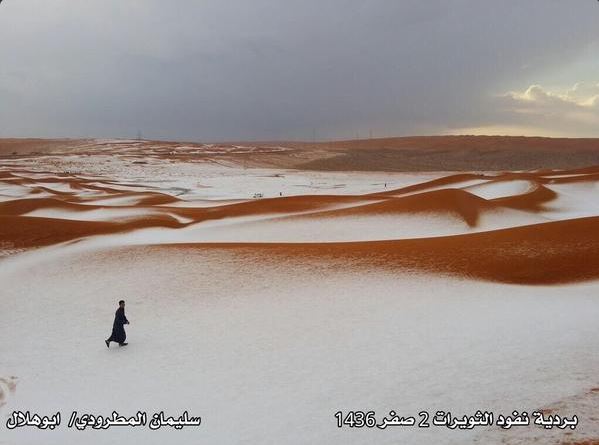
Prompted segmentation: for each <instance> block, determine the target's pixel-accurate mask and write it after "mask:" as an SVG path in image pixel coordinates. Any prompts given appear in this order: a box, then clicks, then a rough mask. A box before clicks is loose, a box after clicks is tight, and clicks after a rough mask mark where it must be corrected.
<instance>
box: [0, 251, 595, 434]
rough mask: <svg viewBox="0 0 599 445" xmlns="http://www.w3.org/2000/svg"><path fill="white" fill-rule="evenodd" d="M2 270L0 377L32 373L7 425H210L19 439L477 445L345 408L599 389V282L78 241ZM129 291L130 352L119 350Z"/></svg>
mask: <svg viewBox="0 0 599 445" xmlns="http://www.w3.org/2000/svg"><path fill="white" fill-rule="evenodd" d="M3 261H5V263H4V264H5V265H6V267H4V266H3V267H2V268H1V269H0V281H1V282H3V283H6V282H9V283H11V286H10V287H9V288H8V289H5V290H4V291H3V295H2V312H1V313H0V321H1V323H0V338H2V342H1V343H0V356H1V357H2V361H1V364H0V375H4V376H8V375H15V376H17V377H18V387H17V391H16V393H15V394H14V395H13V396H12V397H11V398H10V399H9V400H8V405H7V406H6V407H5V408H4V411H3V414H4V416H6V413H7V412H9V411H11V410H32V411H35V412H38V413H45V414H53V413H55V412H56V411H58V410H60V411H61V412H62V413H63V417H64V416H65V415H66V416H68V415H69V414H70V412H71V411H72V410H74V409H75V410H78V411H79V412H80V413H84V412H89V413H92V414H104V415H108V414H110V413H111V412H112V410H117V411H118V412H119V413H121V414H123V415H127V416H132V415H134V414H135V413H136V412H137V411H138V410H142V411H147V412H148V414H149V415H150V416H151V414H152V413H153V412H155V411H159V410H164V411H165V413H166V414H167V415H174V416H179V415H180V414H181V413H182V411H183V410H188V411H189V412H190V414H193V415H195V416H202V418H203V423H202V426H201V427H199V428H198V429H192V428H187V429H183V430H181V431H178V432H176V433H174V432H172V431H168V430H164V429H163V430H159V431H156V432H153V431H150V430H149V429H147V428H145V429H135V430H134V429H131V428H123V429H117V428H112V429H109V430H107V431H100V432H98V431H85V432H79V431H76V430H74V429H68V428H63V427H61V428H59V429H57V430H55V431H52V432H44V431H38V430H35V429H17V430H14V431H8V430H6V429H5V428H2V429H0V441H5V442H6V443H11V444H12V443H40V442H43V443H45V444H48V445H51V444H63V443H72V442H80V441H84V442H85V443H89V444H104V443H106V444H108V443H114V442H125V443H130V442H132V441H136V442H139V443H144V444H162V443H164V442H165V441H167V442H169V441H172V440H175V439H173V438H174V437H175V434H176V442H177V443H198V442H206V443H219V444H233V443H241V442H243V443H286V444H305V443H344V444H353V443H356V444H357V443H377V444H396V443H405V444H417V443H441V444H450V443H453V444H462V443H466V442H468V441H470V440H471V439H472V438H474V437H475V436H476V434H478V433H480V431H481V430H473V431H469V432H465V431H450V430H448V429H446V428H429V429H417V428H411V429H387V430H384V431H379V430H358V429H353V430H350V429H349V428H345V429H338V428H337V427H336V426H335V419H334V417H333V415H334V413H335V412H336V411H338V410H343V411H347V410H352V409H353V410H358V409H361V410H375V411H376V413H377V416H381V417H382V416H384V415H387V414H388V411H389V410H395V411H397V412H401V413H405V414H406V415H416V414H417V412H419V411H421V410H423V409H425V410H428V411H430V412H435V411H436V410H438V409H444V410H451V412H452V413H454V414H458V413H459V414H472V413H474V412H475V411H476V410H478V409H483V410H492V411H495V412H496V413H499V412H503V413H511V411H512V410H514V409H518V410H529V411H532V410H533V409H536V408H539V407H540V406H543V405H546V404H548V403H551V402H553V401H555V400H558V399H561V398H563V397H566V396H568V395H571V394H575V393H577V392H580V391H581V390H585V389H587V385H588V383H589V382H594V381H596V379H597V376H596V369H597V366H599V356H597V354H595V353H594V351H596V350H597V347H599V340H598V339H599V325H598V324H597V323H596V320H597V317H599V305H598V304H597V301H596V298H595V296H596V295H597V292H598V291H599V285H598V284H597V283H594V284H586V285H576V286H565V287H542V286H539V287H527V286H507V285H497V284H484V283H476V282H468V281H460V280H452V279H441V278H434V277H430V276H421V275H410V274H405V273H401V274H398V273H394V274H386V273H383V272H375V271H371V272H367V271H360V272H359V273H358V272H352V271H351V270H349V269H347V268H345V267H344V266H343V265H342V264H340V265H338V266H334V265H333V266H331V265H328V266H325V265H323V264H319V263H318V262H316V263H310V262H304V263H300V262H299V261H293V260H290V261H289V262H280V261H271V262H268V261H267V262H266V263H265V262H263V261H261V259H260V258H258V257H256V258H254V257H253V256H252V254H251V253H248V252H238V253H236V252H227V251H203V250H194V249H181V250H178V249H175V250H173V249H170V250H162V249H159V248H143V247H138V248H127V249H118V250H116V251H109V250H100V251H85V250H81V249H80V248H79V247H77V245H73V246H72V249H71V248H68V247H64V246H63V248H61V249H56V248H54V249H49V250H47V251H46V252H45V253H43V254H42V252H40V251H38V252H37V253H35V254H22V255H21V256H17V257H14V258H12V259H10V258H9V259H7V260H3ZM65 271H68V275H67V274H65ZM32 276H34V277H35V280H31V279H30V277H32ZM121 298H124V299H125V300H126V301H127V317H128V318H129V320H130V321H131V325H130V326H127V333H128V334H127V335H128V340H129V342H130V344H129V346H127V347H126V349H123V348H121V349H119V348H118V347H114V346H113V347H112V348H110V349H106V347H105V345H104V343H103V339H104V338H105V337H107V336H108V335H109V333H110V329H111V324H112V318H113V312H114V309H115V305H116V301H118V300H119V299H121ZM65 413H66V414H65ZM64 422H66V420H64ZM306 425H309V428H308V427H307V426H306Z"/></svg>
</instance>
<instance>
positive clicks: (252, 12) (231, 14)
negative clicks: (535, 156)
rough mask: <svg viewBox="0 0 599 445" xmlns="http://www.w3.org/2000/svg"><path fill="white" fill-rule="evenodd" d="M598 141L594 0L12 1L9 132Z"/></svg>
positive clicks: (4, 48) (4, 82) (5, 54)
mask: <svg viewBox="0 0 599 445" xmlns="http://www.w3.org/2000/svg"><path fill="white" fill-rule="evenodd" d="M138 130H140V131H142V133H143V136H144V137H146V138H156V139H178V140H198V141H202V140H204V141H209V140H242V139H246V140H247V139H262V140H266V139H270V140H272V139H306V140H311V139H312V137H313V133H315V134H316V137H317V138H319V139H326V138H346V139H348V138H353V137H355V136H356V134H358V133H359V135H360V136H361V137H367V136H368V135H369V131H370V130H372V132H373V135H374V136H375V137H377V136H379V137H381V136H392V135H397V136H402V135H421V134H445V133H468V134H472V133H487V134H526V135H533V134H535V135H549V136H573V137H577V136H595V137H599V2H597V1H595V0H567V1H566V0H526V1H523V0H495V1H490V0H368V1H364V0H297V1H296V0H172V1H164V0H160V1H159V0H4V1H2V3H1V4H0V137H10V136H37V137H134V136H136V134H137V131H138Z"/></svg>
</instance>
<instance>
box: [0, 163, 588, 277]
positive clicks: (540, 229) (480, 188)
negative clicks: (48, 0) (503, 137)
mask: <svg viewBox="0 0 599 445" xmlns="http://www.w3.org/2000/svg"><path fill="white" fill-rule="evenodd" d="M598 190H599V167H594V168H584V169H572V170H549V169H547V170H542V171H534V172H530V171H529V172H505V173H493V174H482V173H476V174H475V173H472V174H471V173H460V174H454V175H445V176H443V177H441V178H438V179H435V180H432V181H425V182H421V183H419V184H416V185H411V186H408V187H402V188H399V189H393V190H389V189H385V188H384V187H381V190H380V191H378V192H374V193H369V194H362V195H355V194H354V195H332V194H331V195H301V196H284V197H276V198H265V199H250V200H241V201H240V200H237V201H228V202H227V201H224V202H222V201H220V202H214V203H212V204H211V202H210V201H206V200H203V201H202V202H201V203H200V202H198V203H195V202H194V201H183V200H181V199H179V198H177V197H176V196H173V195H170V194H166V193H159V192H156V191H153V190H149V189H147V188H144V187H138V189H137V190H136V189H135V187H130V188H129V190H123V189H122V188H119V187H116V186H115V183H114V182H113V181H111V180H107V179H98V178H97V177H94V178H89V177H85V176H83V175H80V174H74V173H56V172H50V171H32V170H28V169H26V168H23V167H20V166H18V165H14V164H13V165H4V166H3V167H0V241H1V242H0V249H2V248H4V249H9V250H10V249H13V250H18V249H27V248H33V247H41V246H48V245H53V244H57V243H61V242H65V241H73V240H80V239H86V238H89V237H92V236H99V235H102V236H111V235H116V234H120V236H122V237H123V242H124V243H127V242H128V241H127V240H128V238H127V236H129V235H131V234H134V233H146V232H144V231H143V230H142V229H154V230H159V231H158V232H155V231H154V232H152V234H158V236H157V237H153V235H152V236H150V235H149V236H147V237H146V238H145V241H144V243H146V244H164V245H168V246H174V245H176V246H179V247H181V246H187V247H190V246H194V247H198V248H206V249H208V248H210V249H214V248H218V249H242V250H246V249H255V250H256V251H260V252H264V253H265V255H263V256H264V258H265V261H270V260H272V259H273V258H275V259H276V258H279V257H280V256H285V257H287V258H289V257H294V258H300V259H302V260H312V259H327V260H330V261H333V262H337V261H351V264H352V265H353V266H359V267H377V268H386V269H397V270H399V269H410V270H421V271H428V272H436V273H444V274H454V275H459V276H466V277H471V278H476V279H483V280H490V281H501V282H509V283H522V284H541V283H564V282H571V281H580V280H590V279H597V278H599V204H594V202H596V196H597V194H596V192H597V191H598ZM196 204H197V205H196ZM593 205H595V206H596V208H594V207H593ZM428 225H430V228H429V227H428Z"/></svg>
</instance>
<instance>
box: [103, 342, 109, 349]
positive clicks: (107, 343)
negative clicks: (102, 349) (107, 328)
mask: <svg viewBox="0 0 599 445" xmlns="http://www.w3.org/2000/svg"><path fill="white" fill-rule="evenodd" d="M104 343H106V347H107V348H110V342H109V341H108V340H104Z"/></svg>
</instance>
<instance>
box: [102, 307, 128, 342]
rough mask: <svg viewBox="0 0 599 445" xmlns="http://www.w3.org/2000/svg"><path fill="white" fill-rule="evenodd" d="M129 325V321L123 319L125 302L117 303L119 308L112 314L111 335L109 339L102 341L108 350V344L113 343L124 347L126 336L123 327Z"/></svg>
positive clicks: (125, 318)
mask: <svg viewBox="0 0 599 445" xmlns="http://www.w3.org/2000/svg"><path fill="white" fill-rule="evenodd" d="M126 324H129V320H127V317H125V301H124V300H121V301H119V308H118V309H117V310H116V312H115V314H114V323H113V324H112V335H111V336H110V338H108V339H106V340H104V342H105V343H106V347H107V348H110V342H111V341H115V342H117V343H118V344H119V346H126V345H127V343H125V339H126V338H127V334H126V333H125V325H126Z"/></svg>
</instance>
